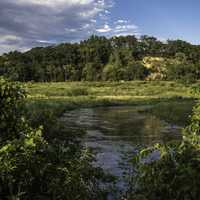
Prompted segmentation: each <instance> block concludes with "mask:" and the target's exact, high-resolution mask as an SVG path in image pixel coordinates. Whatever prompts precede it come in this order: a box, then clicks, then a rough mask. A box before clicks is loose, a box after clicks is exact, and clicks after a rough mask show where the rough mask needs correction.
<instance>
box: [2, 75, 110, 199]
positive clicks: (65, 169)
mask: <svg viewBox="0 0 200 200" xmlns="http://www.w3.org/2000/svg"><path fill="white" fill-rule="evenodd" d="M0 91H1V107H0V111H1V112H0V113H1V120H2V121H1V124H0V128H1V144H0V198H1V199H20V200H28V199H33V200H34V199H35V200H39V199H43V200H48V199H54V200H71V199H77V200H79V199H80V200H90V199H91V200H93V199H96V198H97V197H98V199H105V196H106V193H105V191H104V190H103V189H100V184H101V182H102V181H103V180H105V181H106V178H107V177H106V176H105V174H104V173H103V172H102V170H100V169H98V168H94V167H93V166H92V161H93V156H92V154H91V153H90V152H89V151H88V150H85V149H83V148H82V147H81V146H80V145H79V144H78V143H76V142H75V141H74V142H72V141H70V142H69V141H68V139H67V138H66V139H64V138H62V139H60V138H59V137H58V138H56V137H51V138H48V141H47V140H46V139H45V138H44V137H43V134H42V132H43V129H42V127H41V128H34V129H33V128H31V127H30V125H29V123H28V122H27V120H26V119H25V118H24V117H23V116H22V113H21V111H20V107H21V106H22V105H21V101H22V100H23V98H24V97H25V93H24V91H23V89H22V88H21V87H20V85H19V84H18V83H13V82H10V81H8V80H5V79H3V78H1V80H0ZM19 105H20V106H19ZM9 116H10V117H11V118H10V119H9ZM6 120H8V121H6ZM11 120H12V121H11Z"/></svg>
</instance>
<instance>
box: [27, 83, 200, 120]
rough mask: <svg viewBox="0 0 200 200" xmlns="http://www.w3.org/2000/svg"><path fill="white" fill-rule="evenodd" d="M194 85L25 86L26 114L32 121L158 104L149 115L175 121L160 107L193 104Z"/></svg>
mask: <svg viewBox="0 0 200 200" xmlns="http://www.w3.org/2000/svg"><path fill="white" fill-rule="evenodd" d="M197 85H198V84H193V85H189V86H186V85H183V84H181V83H176V82H168V81H153V82H148V81H131V82H62V83H26V84H25V87H26V88H27V91H28V99H27V104H28V107H29V108H30V113H29V114H30V115H33V116H34V118H35V116H37V113H38V115H42V113H43V112H46V111H49V112H50V113H52V114H51V115H53V116H56V117H59V116H61V115H62V113H64V112H66V111H67V110H72V109H76V108H80V107H97V106H118V105H152V104H154V105H155V104H157V105H158V106H157V108H156V109H155V110H154V111H153V110H152V111H150V112H154V114H155V115H158V114H159V115H161V117H162V115H163V117H164V118H165V119H166V116H167V118H169V120H170V117H171V118H173V119H174V116H171V115H169V114H168V113H167V112H165V113H163V112H162V106H165V107H166V106H171V105H172V104H167V103H168V102H170V101H171V102H175V103H174V106H173V107H171V108H170V109H169V111H170V110H173V109H175V110H177V109H176V102H179V101H181V102H182V101H183V100H189V101H190V100H192V101H190V104H193V100H194V98H199V97H198V96H195V95H194V94H193V92H192V91H193V89H192V88H194V87H196V86H197ZM186 104H188V103H187V102H186ZM183 109H184V108H183ZM165 110H168V109H165ZM32 112H33V114H32ZM177 112H178V111H177ZM170 113H174V112H171V111H170ZM188 113H189V112H188ZM172 115H174V114H172Z"/></svg>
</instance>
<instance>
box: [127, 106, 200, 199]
mask: <svg viewBox="0 0 200 200" xmlns="http://www.w3.org/2000/svg"><path fill="white" fill-rule="evenodd" d="M133 165H134V166H135V171H134V175H133V177H132V181H131V184H130V185H131V187H130V188H129V192H128V195H127V199H129V200H132V199H146V200H147V199H148V200H174V199H176V200H193V199H195V200H197V199H200V193H199V187H200V174H199V170H200V105H199V106H197V107H195V109H194V114H193V116H192V118H191V124H190V125H189V126H188V127H186V128H185V129H184V131H183V139H182V141H180V142H176V143H174V144H167V145H163V144H156V145H154V146H153V147H150V148H147V149H144V150H142V151H140V153H139V154H138V155H137V156H136V157H135V158H134V159H133Z"/></svg>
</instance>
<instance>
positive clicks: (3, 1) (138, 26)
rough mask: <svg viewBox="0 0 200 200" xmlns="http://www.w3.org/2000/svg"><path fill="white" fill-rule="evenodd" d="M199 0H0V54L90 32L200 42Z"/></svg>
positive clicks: (69, 39)
mask: <svg viewBox="0 0 200 200" xmlns="http://www.w3.org/2000/svg"><path fill="white" fill-rule="evenodd" d="M199 10H200V1H199V0H0V54H2V53H4V52H8V51H11V50H19V51H26V50H28V49H30V48H32V47H35V46H47V45H51V44H57V43H61V42H78V41H80V40H83V39H86V38H88V37H89V36H90V35H91V34H97V35H105V36H108V37H110V36H113V35H130V34H134V35H136V36H138V37H139V36H140V35H150V36H155V37H157V38H159V39H160V40H166V39H183V40H186V41H188V42H191V43H194V44H200V37H199V36H200V21H199V19H200V12H199Z"/></svg>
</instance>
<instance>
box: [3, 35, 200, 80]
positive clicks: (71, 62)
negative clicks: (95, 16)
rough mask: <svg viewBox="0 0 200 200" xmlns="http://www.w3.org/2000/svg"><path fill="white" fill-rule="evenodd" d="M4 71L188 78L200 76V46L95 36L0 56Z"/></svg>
mask: <svg viewBox="0 0 200 200" xmlns="http://www.w3.org/2000/svg"><path fill="white" fill-rule="evenodd" d="M0 75H4V76H7V77H8V78H11V79H13V80H17V81H38V82H39V81H40V82H43V81H45V82H47V81H66V80H69V81H82V80H85V81H100V80H109V81H119V80H185V81H195V80H198V79H199V78H200V45H192V44H190V43H188V42H185V41H182V40H168V41H167V42H161V41H159V40H158V39H156V38H155V37H149V36H141V37H140V38H139V39H138V38H136V37H135V36H120V37H112V38H106V37H103V36H101V37H100V36H95V35H93V36H91V37H90V38H89V39H88V40H84V41H81V42H80V43H74V44H72V43H64V44H60V45H56V46H49V47H37V48H33V49H31V50H30V51H27V52H24V53H21V52H17V51H14V52H10V53H7V54H3V55H2V56H0Z"/></svg>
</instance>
